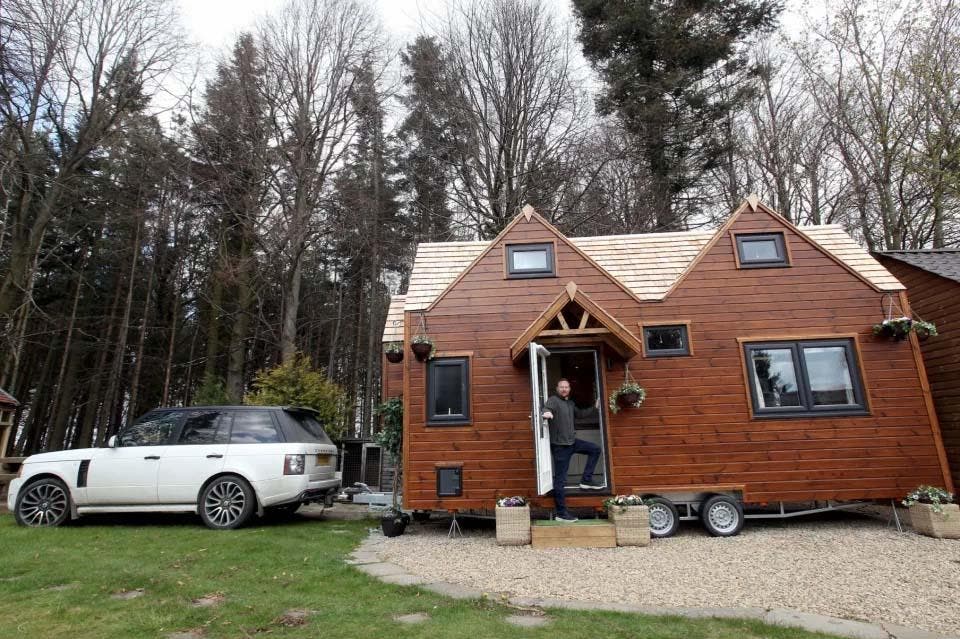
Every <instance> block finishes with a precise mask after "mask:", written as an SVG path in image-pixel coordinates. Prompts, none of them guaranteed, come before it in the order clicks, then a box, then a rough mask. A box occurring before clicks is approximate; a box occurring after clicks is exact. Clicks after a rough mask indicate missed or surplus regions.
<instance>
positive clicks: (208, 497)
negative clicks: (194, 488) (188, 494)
mask: <svg viewBox="0 0 960 639" xmlns="http://www.w3.org/2000/svg"><path fill="white" fill-rule="evenodd" d="M256 508H257V496H256V494H255V493H254V492H253V488H251V487H250V483H249V482H247V480H246V479H244V478H243V477H239V476H237V475H223V476H222V477H217V478H216V479H214V480H213V481H211V482H210V483H209V484H207V485H206V486H205V487H204V489H203V490H202V491H201V492H200V503H199V504H197V510H199V511H200V519H202V520H203V523H204V524H206V526H207V528H213V529H214V530H230V529H233V528H239V527H240V526H242V525H243V524H245V523H247V521H249V519H250V517H251V516H252V515H253V513H254V511H255V510H256Z"/></svg>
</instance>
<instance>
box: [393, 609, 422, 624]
mask: <svg viewBox="0 0 960 639" xmlns="http://www.w3.org/2000/svg"><path fill="white" fill-rule="evenodd" d="M429 619H430V615H428V614H427V613H425V612H413V613H410V614H409V615H394V617H393V620H394V621H397V622H399V623H409V624H414V623H423V622H424V621H428V620H429Z"/></svg>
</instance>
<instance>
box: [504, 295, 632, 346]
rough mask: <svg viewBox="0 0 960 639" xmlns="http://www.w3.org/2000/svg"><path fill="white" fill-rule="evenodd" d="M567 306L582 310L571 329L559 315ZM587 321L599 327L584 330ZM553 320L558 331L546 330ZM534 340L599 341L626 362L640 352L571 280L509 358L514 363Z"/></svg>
mask: <svg viewBox="0 0 960 639" xmlns="http://www.w3.org/2000/svg"><path fill="white" fill-rule="evenodd" d="M569 304H576V305H577V306H579V307H580V309H581V310H582V313H581V315H580V319H579V322H578V323H576V324H574V327H571V323H570V322H568V321H567V318H566V317H564V315H563V311H564V309H565V308H566V307H567V305H569ZM591 319H592V320H594V322H595V323H596V324H599V326H593V327H588V323H589V322H590V320H591ZM554 320H556V321H557V322H558V323H559V325H560V328H559V329H556V328H554V329H551V328H549V326H550V324H551V323H552V322H553V321H554ZM538 337H549V338H572V339H575V338H584V339H588V340H596V339H601V340H602V341H604V342H605V343H607V344H609V345H610V346H611V347H612V348H613V349H614V350H616V351H617V352H618V353H619V354H620V355H621V356H622V357H623V358H624V359H630V358H632V357H634V356H635V355H639V354H640V353H641V352H642V351H643V345H642V344H641V343H640V340H639V338H637V337H636V336H635V335H634V334H633V333H631V332H630V331H629V330H627V328H626V327H625V326H624V325H623V324H621V323H620V322H619V321H618V320H617V319H616V318H615V317H613V316H612V315H610V314H609V313H608V312H607V311H605V310H604V309H603V308H602V307H601V306H599V305H598V304H597V303H596V302H594V301H593V300H592V299H590V297H589V296H588V295H587V294H586V293H584V292H583V291H582V290H580V288H578V287H577V285H576V283H575V282H572V281H571V282H568V283H567V285H566V286H565V287H564V291H563V292H562V293H560V294H559V295H558V296H557V297H556V299H554V300H553V302H551V303H550V305H549V306H547V308H546V309H545V310H544V311H543V312H542V313H540V315H539V316H538V317H537V319H535V320H533V323H531V324H530V325H529V326H528V327H527V328H526V329H525V330H524V331H523V332H522V333H521V334H520V336H519V337H517V339H516V340H515V341H514V342H513V344H511V345H510V357H511V359H512V360H513V361H514V362H517V361H519V360H520V358H521V357H522V356H523V354H524V353H525V352H526V350H527V346H528V345H529V343H530V342H531V341H533V340H534V339H537V338H538Z"/></svg>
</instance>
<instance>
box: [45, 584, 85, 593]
mask: <svg viewBox="0 0 960 639" xmlns="http://www.w3.org/2000/svg"><path fill="white" fill-rule="evenodd" d="M76 587H77V584H60V585H57V586H47V587H46V588H44V590H52V591H54V592H61V591H64V590H71V589H73V588H76Z"/></svg>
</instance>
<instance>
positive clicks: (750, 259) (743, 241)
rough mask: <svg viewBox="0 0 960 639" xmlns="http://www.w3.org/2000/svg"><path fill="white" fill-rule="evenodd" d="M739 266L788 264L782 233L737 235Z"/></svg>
mask: <svg viewBox="0 0 960 639" xmlns="http://www.w3.org/2000/svg"><path fill="white" fill-rule="evenodd" d="M736 238H737V257H738V258H739V260H740V268H773V267H777V266H789V263H788V261H787V249H786V244H785V243H784V239H783V233H752V234H747V235H737V236H736Z"/></svg>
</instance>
